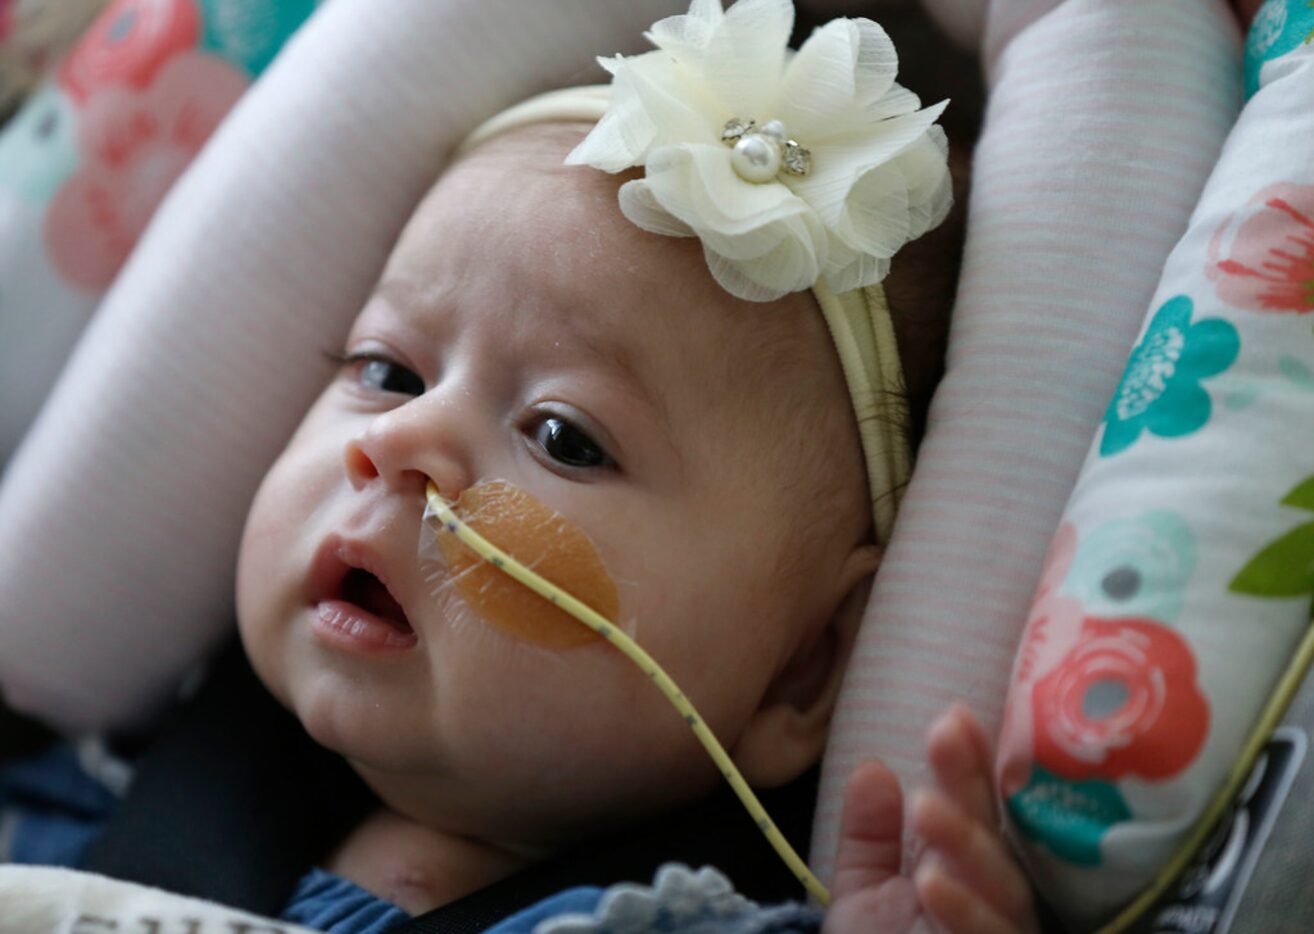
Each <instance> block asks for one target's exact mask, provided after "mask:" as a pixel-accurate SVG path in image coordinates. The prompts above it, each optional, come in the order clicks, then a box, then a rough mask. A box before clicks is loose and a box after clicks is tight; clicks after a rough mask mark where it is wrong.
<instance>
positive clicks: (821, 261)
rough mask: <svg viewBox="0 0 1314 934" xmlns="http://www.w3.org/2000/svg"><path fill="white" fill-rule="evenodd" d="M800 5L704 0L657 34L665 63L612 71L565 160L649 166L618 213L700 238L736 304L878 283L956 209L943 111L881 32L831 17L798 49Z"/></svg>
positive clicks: (632, 63)
mask: <svg viewBox="0 0 1314 934" xmlns="http://www.w3.org/2000/svg"><path fill="white" fill-rule="evenodd" d="M793 20H794V10H793V6H792V5H791V3H790V2H789V0H739V2H738V3H735V4H734V5H733V6H731V7H730V9H729V10H723V9H722V7H721V2H720V0H693V4H692V6H691V7H690V9H689V12H688V13H687V14H685V15H683V16H672V17H669V18H667V19H664V20H661V21H659V22H658V23H656V24H654V26H653V27H652V29H651V31H650V32H648V33H647V34H646V35H647V38H648V39H649V40H650V41H651V42H652V43H653V44H654V45H656V46H657V49H656V51H652V52H647V53H644V54H642V55H636V56H631V57H617V58H614V59H602V60H600V63H601V64H602V66H603V67H604V68H605V69H607V71H609V72H610V73H611V74H612V76H613V81H612V100H611V105H610V108H609V110H608V111H607V113H606V115H605V116H604V117H603V118H602V120H601V121H599V123H598V124H597V126H596V127H595V128H594V129H593V131H592V132H590V133H589V135H588V136H587V137H586V138H585V139H584V141H583V142H582V143H581V144H580V145H579V146H578V147H577V148H576V149H575V150H574V152H572V153H571V154H570V156H569V157H568V158H567V160H566V161H567V163H569V164H575V165H580V164H583V165H590V166H593V167H595V168H599V169H603V170H604V171H607V172H620V171H623V170H625V169H629V168H632V167H635V166H642V167H643V168H644V169H645V175H644V177H643V178H641V179H634V180H631V181H628V182H626V183H625V184H624V185H623V186H622V187H621V190H620V207H621V210H622V212H623V213H624V214H625V216H626V217H628V218H629V219H630V220H631V221H632V222H634V223H635V224H637V225H638V226H639V227H641V228H643V229H644V230H648V231H651V232H653V233H659V234H665V235H669V236H683V237H688V236H696V237H698V238H699V239H700V240H701V241H702V244H703V250H704V254H705V255H706V257H707V262H708V266H709V267H710V269H711V272H712V274H713V276H715V278H716V280H717V281H718V282H719V283H720V284H721V285H722V286H723V287H724V288H726V289H727V290H728V291H729V292H731V293H732V294H734V295H737V296H739V297H740V298H744V299H748V300H752V301H771V300H774V299H776V298H779V297H780V296H782V295H784V294H786V293H788V292H795V291H800V290H803V289H807V288H810V287H811V286H812V285H813V284H814V283H816V282H817V281H818V280H824V281H825V283H826V284H827V285H828V286H830V288H831V289H832V290H834V291H837V292H840V291H847V290H849V289H854V288H858V287H860V286H866V285H872V284H875V283H877V282H879V281H880V280H881V279H883V278H884V277H885V275H886V273H887V272H888V271H889V267H890V258H891V257H892V256H893V255H894V254H895V252H896V251H898V249H899V248H900V247H901V246H903V245H904V244H905V243H907V242H908V241H909V240H912V239H915V238H916V237H919V236H921V235H922V234H923V233H925V232H926V231H927V230H930V229H931V228H932V227H934V226H936V225H937V224H939V223H940V221H941V220H943V219H944V216H945V214H946V213H947V212H948V210H949V206H950V202H951V199H952V193H951V186H950V178H949V171H948V166H947V161H946V157H947V151H948V147H947V143H946V140H945V136H944V132H943V131H942V130H941V129H940V128H939V127H937V126H935V125H934V122H935V120H936V119H937V118H938V117H939V116H940V114H941V112H942V111H943V110H944V108H945V106H946V105H947V103H948V102H947V101H946V102H941V103H940V104H937V105H935V106H933V107H928V108H925V109H919V108H920V107H921V102H920V101H919V100H918V98H917V96H916V95H915V94H913V93H912V92H910V91H908V90H907V89H905V88H903V87H901V86H899V85H898V84H897V83H896V82H895V80H894V78H895V75H896V73H897V71H898V57H897V55H896V54H895V50H894V46H893V44H892V43H891V42H890V39H889V37H888V36H887V35H886V34H885V31H884V30H883V29H881V27H880V26H878V25H876V24H875V23H873V22H871V21H870V20H865V19H840V20H835V21H832V22H831V23H828V24H827V25H825V26H823V27H822V28H820V29H818V30H817V31H816V32H814V33H813V34H812V36H811V38H809V39H808V40H807V42H806V43H804V45H803V47H802V48H801V49H800V50H799V51H798V52H797V53H796V54H792V53H790V51H789V49H788V46H787V43H788V41H789V36H790V33H791V31H792V29H793Z"/></svg>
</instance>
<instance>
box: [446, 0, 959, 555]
mask: <svg viewBox="0 0 1314 934" xmlns="http://www.w3.org/2000/svg"><path fill="white" fill-rule="evenodd" d="M793 24H794V8H793V5H792V3H791V0H738V2H737V3H735V4H734V5H733V6H731V7H730V9H729V10H723V9H722V7H721V0H692V5H691V6H690V8H689V12H688V13H687V14H685V15H683V16H671V17H668V18H667V19H663V20H660V21H658V22H657V23H655V24H654V25H653V27H652V29H651V30H650V31H649V32H647V33H645V35H646V37H647V38H648V39H649V40H650V41H651V42H652V43H653V44H654V45H656V46H657V49H656V50H655V51H652V52H647V53H644V54H641V55H635V56H630V57H624V56H617V57H615V58H611V59H599V60H598V61H599V63H600V64H601V65H602V66H603V68H605V69H606V70H607V71H608V72H610V73H611V75H612V76H613V80H612V84H611V86H610V87H589V88H568V89H566V90H564V91H556V92H552V93H550V94H545V95H541V96H540V97H537V98H534V99H532V100H529V101H526V102H524V103H522V104H519V105H517V106H515V107H513V108H511V109H510V110H508V111H505V112H504V113H502V114H499V115H498V116H496V117H494V118H493V119H492V120H489V121H488V122H487V123H485V124H484V125H483V126H481V127H479V128H478V129H477V130H475V131H474V133H473V134H471V136H470V137H469V138H468V139H467V140H466V141H465V142H464V143H463V144H462V146H461V149H462V150H468V149H470V148H472V147H474V146H476V145H478V144H479V143H481V142H483V141H484V140H487V139H489V138H490V137H492V136H495V135H497V134H499V133H503V132H506V131H507V130H510V129H512V128H514V127H518V126H523V125H526V124H529V123H535V122H546V121H551V120H562V121H564V120H587V121H596V124H597V125H596V126H595V127H594V128H593V129H592V130H591V131H590V132H589V134H588V136H586V137H585V138H584V140H583V142H581V143H580V144H579V146H577V147H576V148H575V149H574V151H572V152H571V153H570V155H569V156H567V158H566V163H567V164H569V165H588V166H592V167H594V168H598V169H602V170H604V171H606V172H613V173H614V172H620V171H624V170H626V169H630V168H635V167H642V168H643V169H644V177H643V178H641V179H634V180H631V181H627V182H626V183H625V184H624V185H622V186H621V189H620V208H621V211H622V212H623V213H624V215H625V216H626V217H627V218H628V219H629V220H630V221H632V222H633V223H634V224H636V225H638V226H639V227H641V228H643V229H644V230H647V231H650V232H652V233H656V234H663V235H666V236H676V237H697V238H698V239H699V240H700V241H701V242H702V245H703V252H704V255H705V256H706V258H707V264H708V267H709V269H710V270H711V273H712V275H713V276H714V277H715V278H716V281H717V282H718V283H720V284H721V286H723V287H724V288H725V289H726V290H727V291H728V292H730V293H731V294H733V295H735V296H737V297H739V298H742V299H746V300H749V301H759V302H765V301H774V300H775V299H778V298H780V297H781V296H783V295H786V294H788V293H790V292H798V291H802V290H804V289H812V290H813V292H814V293H815V295H816V297H817V300H818V303H819V304H820V305H821V309H822V312H823V314H824V315H825V318H826V322H827V324H828V325H829V326H830V331H831V336H832V337H833V338H834V340H835V345H836V349H837V351H838V352H839V356H840V361H841V364H842V366H843V369H844V375H845V379H846V381H847V383H848V387H849V392H850V395H851V396H852V398H853V404H854V409H855V412H856V414H857V418H858V427H859V433H860V435H861V438H862V446H863V453H864V456H865V458H866V463H867V475H868V485H869V488H870V492H871V495H872V509H873V517H874V521H875V524H876V534H877V537H878V539H879V540H880V541H881V542H882V543H884V542H888V540H889V535H890V532H891V530H892V527H893V523H894V513H895V509H896V508H897V503H898V499H899V495H900V493H901V490H902V487H903V485H904V484H905V483H906V482H907V478H908V474H909V472H910V469H911V468H910V458H909V454H908V439H907V424H906V423H907V414H906V408H905V407H904V405H903V402H902V399H903V390H904V387H903V378H902V369H901V367H900V364H899V357H898V348H897V344H896V341H895V335H894V329H893V326H892V324H891V322H890V316H889V309H888V307H887V305H886V302H885V295H884V292H883V291H882V290H881V289H880V287H879V283H880V282H881V280H882V279H884V278H885V275H886V274H887V273H888V272H889V269H890V258H891V257H892V256H893V255H894V254H895V253H896V252H897V251H898V250H899V248H900V247H902V246H903V245H904V244H905V243H907V242H908V241H910V240H913V239H916V238H917V237H919V236H921V235H922V234H924V233H926V232H927V231H928V230H930V229H932V228H933V227H935V226H936V225H938V224H939V223H940V222H941V221H942V220H944V217H945V215H946V214H948V212H949V208H950V205H951V203H952V185H951V179H950V176H949V169H948V143H947V141H946V138H945V135H944V132H943V130H941V129H940V128H939V127H938V126H935V125H934V124H935V120H936V119H937V118H938V117H939V116H940V114H941V113H942V112H943V110H944V108H945V107H946V106H947V104H948V102H947V101H944V102H941V103H939V104H936V105H935V106H933V107H928V108H925V109H919V108H920V107H921V102H920V101H919V100H918V98H917V95H915V94H913V93H912V92H911V91H909V90H907V89H906V88H903V87H900V86H899V85H898V84H897V83H896V82H895V80H894V78H895V75H896V73H897V71H898V56H897V54H896V53H895V50H894V44H893V43H892V42H891V41H890V38H889V36H887V35H886V33H885V30H883V29H882V28H881V27H880V26H878V25H877V24H876V23H873V22H872V21H870V20H866V19H839V20H834V21H832V22H830V23H828V24H826V25H825V26H823V27H821V28H820V29H818V30H816V31H815V32H814V33H813V34H812V36H811V37H810V38H809V39H808V40H807V42H805V43H804V44H803V47H802V48H801V49H799V51H798V52H797V53H791V52H790V50H789V47H788V43H789V37H790V33H791V32H792V31H793Z"/></svg>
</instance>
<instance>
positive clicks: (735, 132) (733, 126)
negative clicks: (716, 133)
mask: <svg viewBox="0 0 1314 934" xmlns="http://www.w3.org/2000/svg"><path fill="white" fill-rule="evenodd" d="M756 129H757V124H756V123H755V122H754V121H752V120H741V119H739V118H738V117H731V118H730V119H729V120H727V121H726V122H725V126H724V127H723V128H722V129H721V142H723V143H725V144H727V145H729V146H733V145H734V144H735V143H737V142H739V139H740V137H742V136H743V135H744V134H745V133H752V132H753V131H754V130H756Z"/></svg>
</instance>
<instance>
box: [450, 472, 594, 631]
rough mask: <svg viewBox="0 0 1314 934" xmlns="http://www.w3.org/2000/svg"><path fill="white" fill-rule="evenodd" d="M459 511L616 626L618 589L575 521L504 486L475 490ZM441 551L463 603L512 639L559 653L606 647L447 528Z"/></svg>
mask: <svg viewBox="0 0 1314 934" xmlns="http://www.w3.org/2000/svg"><path fill="white" fill-rule="evenodd" d="M454 510H455V512H456V514H457V515H458V516H459V517H460V518H461V520H462V521H463V522H465V524H466V525H468V526H469V527H470V528H471V529H473V530H474V531H475V532H477V533H479V534H480V535H482V536H483V537H484V538H486V539H488V540H489V541H490V542H492V543H493V544H494V545H496V546H498V547H499V548H501V549H502V550H503V551H505V552H506V553H507V554H509V555H511V556H512V557H513V558H515V559H516V560H517V561H519V562H520V563H521V564H523V565H525V566H526V567H529V568H532V569H533V570H534V571H535V572H536V573H537V574H539V575H540V576H541V577H544V578H546V579H547V580H549V581H551V582H552V583H554V584H556V585H557V586H558V587H560V588H561V589H562V590H564V591H566V592H567V593H569V594H572V595H574V596H575V597H576V598H577V599H579V600H581V601H583V602H584V603H585V604H587V605H588V606H590V607H592V608H593V609H595V610H597V611H598V612H599V613H601V614H602V615H603V616H605V617H606V618H607V619H609V620H613V621H614V620H615V619H616V614H617V612H618V610H619V603H620V600H619V597H618V596H617V593H616V583H615V582H614V581H613V580H612V579H611V575H610V574H608V573H607V568H606V567H605V566H604V565H603V563H602V558H601V557H600V556H599V555H598V552H597V549H596V548H594V547H593V543H592V542H590V541H589V539H588V536H586V535H585V534H584V532H583V531H582V530H581V529H580V528H579V527H578V526H576V525H575V524H574V523H572V522H571V521H570V520H568V519H566V518H565V517H564V516H562V515H560V514H558V513H556V512H554V511H553V510H552V509H550V508H548V507H547V506H545V505H544V504H543V503H541V502H539V501H538V500H537V499H535V498H534V497H533V496H531V495H530V494H529V493H526V492H525V491H524V490H522V489H520V488H519V487H517V486H513V485H512V484H510V483H507V482H506V481H504V480H493V481H489V482H487V483H480V484H477V485H475V486H472V487H470V488H469V489H468V490H466V491H465V492H463V493H462V494H461V496H460V498H459V499H457V501H456V505H455V507H454ZM438 547H439V549H440V550H441V551H442V555H443V559H444V560H445V561H446V562H447V566H448V569H449V571H450V573H451V576H452V580H453V582H454V583H455V586H456V588H457V590H458V591H459V592H460V594H461V596H462V597H463V598H464V599H465V601H466V602H467V603H468V604H469V605H470V607H471V608H472V609H473V610H474V611H475V612H476V613H478V614H479V615H480V616H482V617H483V618H484V619H486V620H487V621H488V622H489V623H491V624H493V625H494V626H497V627H498V628H499V629H501V630H503V631H504V632H507V633H509V634H511V635H513V636H515V637H516V638H518V639H524V640H525V641H526V642H533V643H535V644H537V645H541V646H545V647H547V648H551V649H569V648H573V647H575V646H578V645H583V644H585V643H587V642H592V641H595V640H598V641H601V639H602V637H601V636H599V635H598V634H597V633H596V632H594V631H593V630H592V629H589V628H588V627H587V626H585V625H584V624H583V623H581V622H579V620H577V619H575V617H573V616H571V615H570V614H569V613H567V612H566V611H565V610H563V609H561V608H560V607H557V606H554V605H553V604H552V603H551V602H549V601H548V600H545V599H544V598H543V597H540V596H539V595H538V594H536V593H534V592H533V591H532V590H530V589H529V588H528V587H526V586H524V585H523V584H521V583H519V582H518V581H516V580H515V579H514V578H512V577H511V576H509V575H508V574H506V573H505V572H504V571H502V570H499V569H498V568H496V567H493V565H491V564H489V563H488V562H487V561H484V560H483V559H482V558H480V557H479V556H478V555H477V554H475V553H474V552H473V551H471V550H470V549H469V548H467V547H466V546H465V545H464V544H463V543H462V542H461V541H460V539H458V538H457V537H456V536H455V535H454V534H453V533H452V532H449V531H448V530H447V529H446V528H440V529H439V530H438Z"/></svg>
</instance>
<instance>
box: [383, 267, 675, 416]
mask: <svg viewBox="0 0 1314 934" xmlns="http://www.w3.org/2000/svg"><path fill="white" fill-rule="evenodd" d="M376 298H378V299H382V300H383V301H384V302H386V303H387V304H388V305H390V306H392V307H393V308H395V309H397V310H398V311H400V312H404V313H408V314H412V315H413V314H416V313H418V312H419V310H420V309H422V308H423V307H424V305H425V292H424V290H423V289H422V288H420V287H419V286H417V285H416V284H415V283H414V282H412V281H410V280H409V279H398V278H388V277H383V278H381V279H379V281H378V282H377V283H375V285H374V288H373V289H371V290H370V295H369V299H368V301H374V300H375V299H376ZM561 321H562V323H563V324H564V325H565V327H566V329H568V330H569V331H570V333H571V336H572V337H574V338H575V339H576V340H577V341H578V342H579V344H580V345H581V346H582V348H583V349H584V351H585V352H586V353H587V354H588V355H589V356H590V357H592V358H594V359H595V360H597V361H599V362H600V363H601V364H602V365H603V367H604V368H605V369H606V370H608V371H609V372H610V373H611V374H612V375H613V376H614V377H615V381H616V384H617V386H618V387H619V388H620V389H621V391H622V392H625V393H626V394H627V395H629V396H631V397H632V398H633V399H634V400H635V401H636V402H638V403H639V404H641V405H643V406H644V407H646V408H647V409H649V410H651V411H652V412H653V413H654V414H655V415H656V417H657V420H658V422H659V423H660V424H661V426H662V428H663V430H664V431H665V432H666V433H667V434H668V435H669V433H670V424H671V420H670V413H669V411H668V409H667V406H666V400H665V399H664V398H663V397H662V396H661V395H660V394H658V393H656V392H654V391H653V387H652V386H651V385H649V383H648V381H647V380H645V379H643V378H642V376H641V375H640V368H639V366H638V365H637V359H636V355H635V352H634V349H633V348H632V347H629V346H626V345H625V344H623V343H621V342H619V341H616V340H613V339H610V338H607V337H605V336H603V335H600V334H592V333H589V330H588V329H586V328H583V327H580V326H579V324H578V319H577V318H575V317H574V316H572V315H571V314H570V313H569V310H568V309H562V312H561Z"/></svg>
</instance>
